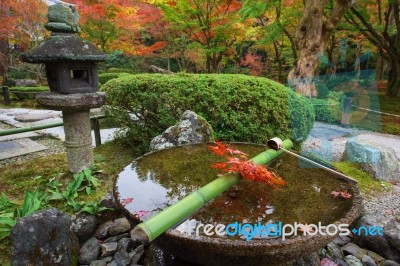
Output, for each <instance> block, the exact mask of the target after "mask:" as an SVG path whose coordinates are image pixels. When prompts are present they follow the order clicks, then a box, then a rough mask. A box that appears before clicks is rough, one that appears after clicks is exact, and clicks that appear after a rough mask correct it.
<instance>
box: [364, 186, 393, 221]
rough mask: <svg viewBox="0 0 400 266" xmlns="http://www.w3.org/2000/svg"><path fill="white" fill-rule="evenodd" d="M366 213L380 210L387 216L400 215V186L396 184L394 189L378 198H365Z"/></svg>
mask: <svg viewBox="0 0 400 266" xmlns="http://www.w3.org/2000/svg"><path fill="white" fill-rule="evenodd" d="M364 210H365V212H366V213H373V212H378V213H382V214H385V215H387V216H397V215H400V186H399V185H394V186H393V190H392V191H391V192H389V193H386V194H385V195H382V196H379V197H377V198H371V199H364Z"/></svg>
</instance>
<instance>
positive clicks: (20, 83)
mask: <svg viewBox="0 0 400 266" xmlns="http://www.w3.org/2000/svg"><path fill="white" fill-rule="evenodd" d="M37 85H38V84H37V82H36V80H34V79H16V80H15V86H16V87H37Z"/></svg>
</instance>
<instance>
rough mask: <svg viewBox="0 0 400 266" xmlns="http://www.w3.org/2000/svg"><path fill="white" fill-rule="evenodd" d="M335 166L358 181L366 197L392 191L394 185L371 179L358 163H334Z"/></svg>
mask: <svg viewBox="0 0 400 266" xmlns="http://www.w3.org/2000/svg"><path fill="white" fill-rule="evenodd" d="M333 165H334V166H335V167H336V168H337V169H338V170H339V171H341V172H342V173H344V174H345V175H348V176H350V177H352V178H354V179H356V180H357V181H358V188H359V189H360V191H361V193H362V194H363V195H364V196H366V197H371V196H376V195H378V194H381V193H383V192H386V191H388V190H391V189H392V184H390V183H389V182H385V181H381V180H377V179H375V178H373V177H371V176H370V175H369V174H368V173H366V172H364V171H363V170H362V169H361V167H360V166H359V165H358V164H356V163H350V162H340V163H333Z"/></svg>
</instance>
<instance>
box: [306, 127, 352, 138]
mask: <svg viewBox="0 0 400 266" xmlns="http://www.w3.org/2000/svg"><path fill="white" fill-rule="evenodd" d="M347 134H348V132H346V131H343V130H338V129H333V128H327V127H324V126H315V127H314V128H313V129H312V131H311V133H310V136H311V137H313V138H321V139H329V140H332V139H335V138H340V137H343V136H345V135H347Z"/></svg>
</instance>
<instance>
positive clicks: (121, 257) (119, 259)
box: [114, 250, 131, 266]
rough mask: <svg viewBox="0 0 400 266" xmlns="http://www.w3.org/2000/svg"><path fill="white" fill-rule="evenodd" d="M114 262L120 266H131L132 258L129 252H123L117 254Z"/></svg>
mask: <svg viewBox="0 0 400 266" xmlns="http://www.w3.org/2000/svg"><path fill="white" fill-rule="evenodd" d="M114 260H115V262H116V263H117V265H118V266H126V265H129V263H130V261H131V258H130V257H129V254H128V252H126V251H123V250H122V251H117V252H116V253H115V255H114Z"/></svg>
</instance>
